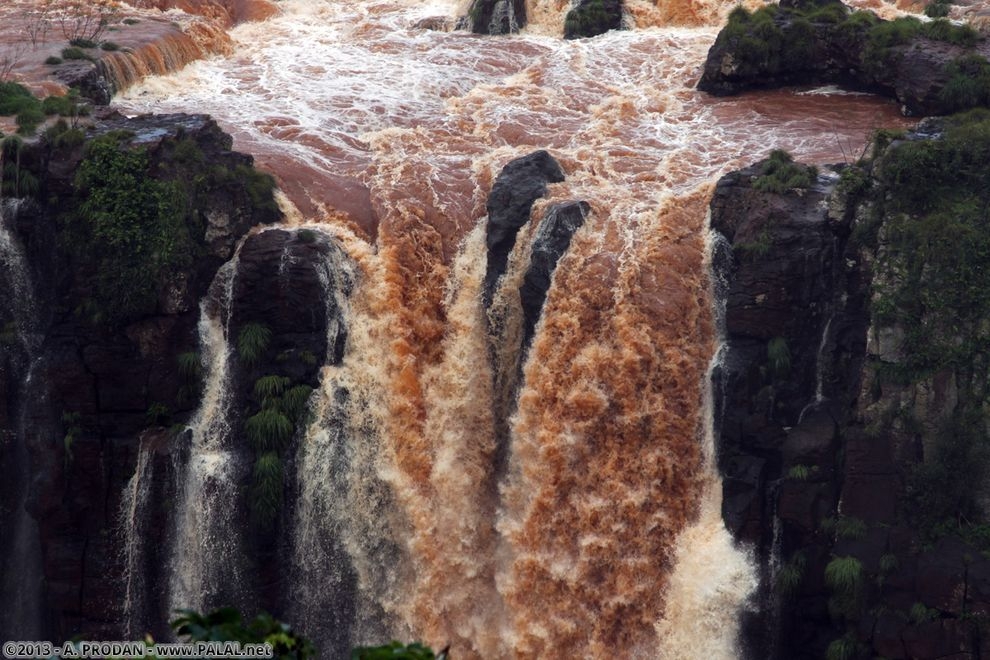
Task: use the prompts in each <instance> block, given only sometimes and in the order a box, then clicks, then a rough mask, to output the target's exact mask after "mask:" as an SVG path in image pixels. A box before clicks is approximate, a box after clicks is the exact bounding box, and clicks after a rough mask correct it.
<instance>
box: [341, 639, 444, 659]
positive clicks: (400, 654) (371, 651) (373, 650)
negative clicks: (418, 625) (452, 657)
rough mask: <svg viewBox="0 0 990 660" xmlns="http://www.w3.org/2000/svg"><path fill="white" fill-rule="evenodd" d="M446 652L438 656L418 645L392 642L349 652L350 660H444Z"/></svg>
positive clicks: (425, 647) (427, 648)
mask: <svg viewBox="0 0 990 660" xmlns="http://www.w3.org/2000/svg"><path fill="white" fill-rule="evenodd" d="M446 657H447V652H446V650H444V651H442V652H441V653H440V655H436V654H434V653H433V650H432V649H430V648H429V647H427V646H423V645H422V644H419V643H414V644H409V645H408V646H407V645H404V644H401V643H399V642H392V643H391V644H386V645H385V646H374V647H370V646H367V647H359V648H356V649H354V650H353V651H351V660H445V659H446Z"/></svg>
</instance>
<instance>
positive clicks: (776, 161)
mask: <svg viewBox="0 0 990 660" xmlns="http://www.w3.org/2000/svg"><path fill="white" fill-rule="evenodd" d="M762 172H763V173H762V174H761V175H760V176H757V177H753V188H755V189H756V190H763V191H766V192H774V193H777V194H782V193H785V192H787V191H788V190H791V189H793V188H808V187H810V186H811V185H812V184H814V182H815V180H816V179H817V178H818V169H817V168H815V167H814V166H811V165H799V164H797V163H795V162H794V159H793V158H792V157H791V155H790V154H789V153H787V152H786V151H783V150H782V149H774V150H773V151H771V152H770V157H769V158H768V159H767V160H766V161H765V162H764V163H763V170H762Z"/></svg>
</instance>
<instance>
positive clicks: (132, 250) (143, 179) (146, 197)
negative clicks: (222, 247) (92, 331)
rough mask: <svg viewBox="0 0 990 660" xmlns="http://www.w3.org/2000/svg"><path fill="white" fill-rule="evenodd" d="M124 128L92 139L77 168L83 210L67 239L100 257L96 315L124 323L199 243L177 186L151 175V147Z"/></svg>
mask: <svg viewBox="0 0 990 660" xmlns="http://www.w3.org/2000/svg"><path fill="white" fill-rule="evenodd" d="M123 137H124V136H119V135H104V136H102V137H100V138H97V139H95V140H93V141H92V142H90V143H89V144H88V145H87V147H86V152H85V153H86V155H85V157H84V158H83V160H82V162H81V163H80V164H79V168H78V170H77V172H76V178H75V189H76V193H77V195H78V196H79V199H80V202H81V203H80V205H79V210H80V213H79V216H78V217H76V218H72V219H70V220H69V231H68V232H65V236H64V237H63V240H64V241H66V244H64V245H63V247H65V248H66V249H69V250H71V251H72V253H74V254H80V253H81V254H84V255H88V256H91V257H95V260H96V262H97V264H98V274H97V275H96V277H95V279H96V282H95V285H96V290H95V291H94V295H93V298H94V302H95V306H96V314H94V318H92V320H93V321H96V322H100V321H105V322H109V323H111V324H115V323H121V322H124V321H127V320H130V319H133V318H135V317H137V316H140V315H142V314H147V313H150V312H153V311H154V309H155V307H156V305H157V299H158V290H159V286H160V283H161V281H162V279H163V278H164V276H165V275H166V274H167V273H170V272H172V271H174V270H175V269H178V268H181V267H183V266H185V265H187V264H188V263H189V261H190V259H191V253H192V252H193V248H192V245H191V240H190V237H189V232H188V230H187V228H186V225H185V222H184V217H183V209H182V206H181V199H182V198H181V194H180V193H179V191H178V189H177V187H176V186H175V185H174V184H171V183H165V182H162V181H158V180H156V179H153V178H151V177H149V176H148V175H147V172H148V154H147V152H146V151H145V150H144V149H132V148H130V147H129V146H128V145H126V144H123V143H122V141H123Z"/></svg>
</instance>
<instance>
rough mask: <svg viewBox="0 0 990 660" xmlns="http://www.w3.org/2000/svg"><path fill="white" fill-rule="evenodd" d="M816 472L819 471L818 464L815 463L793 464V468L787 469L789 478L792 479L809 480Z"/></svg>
mask: <svg viewBox="0 0 990 660" xmlns="http://www.w3.org/2000/svg"><path fill="white" fill-rule="evenodd" d="M815 472H818V466H817V465H813V466H811V467H809V466H807V465H792V466H791V468H790V469H789V470H787V478H788V479H790V480H791V481H807V480H808V479H810V478H811V475H813V474H814V473H815Z"/></svg>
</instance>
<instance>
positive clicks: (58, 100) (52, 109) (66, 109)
mask: <svg viewBox="0 0 990 660" xmlns="http://www.w3.org/2000/svg"><path fill="white" fill-rule="evenodd" d="M75 109H76V103H75V101H74V100H73V99H72V98H71V97H69V96H54V95H53V96H48V97H45V99H44V100H43V101H42V102H41V110H42V111H43V112H44V113H45V114H46V115H62V116H63V117H70V116H72V115H73V114H74V113H75Z"/></svg>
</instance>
